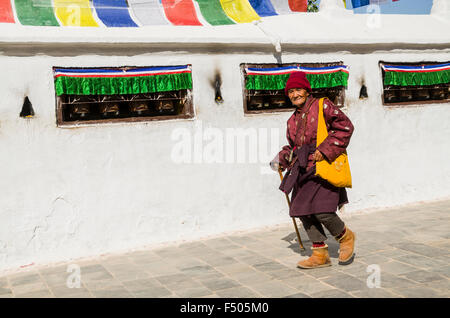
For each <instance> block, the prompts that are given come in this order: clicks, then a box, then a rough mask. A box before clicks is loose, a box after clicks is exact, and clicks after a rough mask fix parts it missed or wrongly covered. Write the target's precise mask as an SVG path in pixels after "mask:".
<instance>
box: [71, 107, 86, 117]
mask: <svg viewBox="0 0 450 318" xmlns="http://www.w3.org/2000/svg"><path fill="white" fill-rule="evenodd" d="M89 113H90V110H89V105H87V104H75V105H72V113H71V114H70V117H77V118H85V117H87V116H88V115H89Z"/></svg>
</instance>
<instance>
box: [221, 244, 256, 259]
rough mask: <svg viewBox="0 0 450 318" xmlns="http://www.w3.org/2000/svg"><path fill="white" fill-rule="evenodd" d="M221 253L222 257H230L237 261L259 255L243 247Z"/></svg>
mask: <svg viewBox="0 0 450 318" xmlns="http://www.w3.org/2000/svg"><path fill="white" fill-rule="evenodd" d="M222 253H223V254H224V255H227V256H230V257H232V258H234V259H237V260H241V259H242V258H245V257H250V256H260V255H259V254H257V253H255V252H253V251H251V250H249V249H246V248H244V247H242V248H237V249H232V250H225V251H223V252H222Z"/></svg>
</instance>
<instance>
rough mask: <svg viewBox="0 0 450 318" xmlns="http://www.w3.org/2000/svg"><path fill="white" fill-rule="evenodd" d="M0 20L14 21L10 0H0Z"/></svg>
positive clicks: (4, 21) (5, 21)
mask: <svg viewBox="0 0 450 318" xmlns="http://www.w3.org/2000/svg"><path fill="white" fill-rule="evenodd" d="M0 22H3V23H14V13H13V11H12V8H11V1H10V0H0Z"/></svg>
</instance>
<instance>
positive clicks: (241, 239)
mask: <svg viewBox="0 0 450 318" xmlns="http://www.w3.org/2000/svg"><path fill="white" fill-rule="evenodd" d="M228 239H229V240H231V241H232V242H233V243H235V244H238V245H242V246H246V245H247V244H250V243H258V242H259V241H258V240H256V239H254V238H252V237H250V236H230V237H228Z"/></svg>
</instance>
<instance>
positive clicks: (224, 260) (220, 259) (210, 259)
mask: <svg viewBox="0 0 450 318" xmlns="http://www.w3.org/2000/svg"><path fill="white" fill-rule="evenodd" d="M199 258H200V259H201V260H202V261H204V262H205V263H207V264H208V265H211V266H221V265H228V264H234V263H237V262H238V261H237V260H236V259H234V258H232V257H229V256H214V255H208V256H199Z"/></svg>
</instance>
